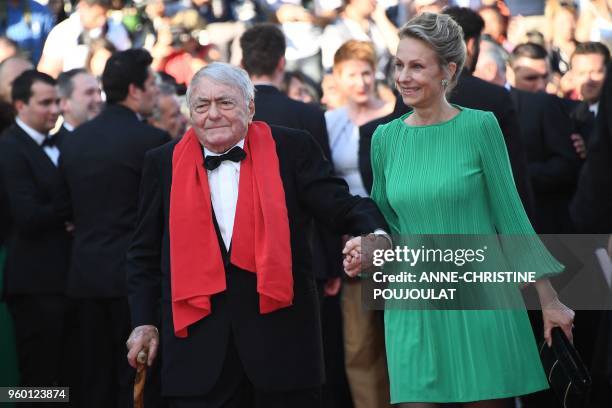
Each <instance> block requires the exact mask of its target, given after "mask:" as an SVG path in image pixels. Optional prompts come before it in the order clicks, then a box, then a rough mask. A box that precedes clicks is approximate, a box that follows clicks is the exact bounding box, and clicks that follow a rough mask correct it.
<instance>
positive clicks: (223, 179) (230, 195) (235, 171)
mask: <svg viewBox="0 0 612 408" xmlns="http://www.w3.org/2000/svg"><path fill="white" fill-rule="evenodd" d="M235 146H239V147H241V148H243V147H244V139H242V140H241V141H240V142H238V143H237V144H236V145H235ZM233 147H234V146H232V147H231V148H230V149H228V151H229V150H231V149H232V148H233ZM204 155H205V156H220V155H221V153H215V152H211V151H210V150H208V149H207V148H204ZM206 173H207V174H208V186H209V188H210V200H211V201H212V206H213V209H214V210H215V216H216V217H217V224H218V225H219V232H221V237H222V238H223V243H224V244H225V248H226V249H227V250H229V247H230V244H231V242H232V233H233V230H234V218H235V216H236V204H237V203H238V182H239V181H240V162H233V161H231V160H224V161H222V162H221V164H220V165H219V167H217V168H216V169H214V170H206Z"/></svg>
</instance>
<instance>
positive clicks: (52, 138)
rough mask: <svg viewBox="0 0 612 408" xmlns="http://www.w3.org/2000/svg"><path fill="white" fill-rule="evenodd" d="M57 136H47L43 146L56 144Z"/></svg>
mask: <svg viewBox="0 0 612 408" xmlns="http://www.w3.org/2000/svg"><path fill="white" fill-rule="evenodd" d="M56 142H57V138H56V137H55V136H47V137H46V138H45V140H44V141H43V142H42V145H41V146H42V147H45V146H47V147H53V146H55V145H56Z"/></svg>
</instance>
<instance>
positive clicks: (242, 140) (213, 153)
mask: <svg viewBox="0 0 612 408" xmlns="http://www.w3.org/2000/svg"><path fill="white" fill-rule="evenodd" d="M236 146H238V147H240V148H241V149H242V148H244V139H241V140H240V141H239V142H238V143H236V144H235V145H233V146H232V147H230V148H229V149H227V150H226V151H225V152H223V153H227V152H229V151H230V150H232V149H233V148H234V147H236ZM202 148H203V149H204V157H206V156H221V155H222V154H223V153H215V152H211V151H210V150H208V149H207V148H205V147H202ZM236 164H238V163H236Z"/></svg>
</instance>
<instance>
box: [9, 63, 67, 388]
mask: <svg viewBox="0 0 612 408" xmlns="http://www.w3.org/2000/svg"><path fill="white" fill-rule="evenodd" d="M11 93H12V99H13V104H14V106H15V110H16V112H17V117H16V120H15V123H14V124H13V125H12V126H11V127H9V128H8V129H7V130H6V131H5V132H4V134H3V135H2V137H0V190H2V192H3V193H5V194H6V198H4V197H3V201H4V199H6V200H7V204H8V207H9V208H8V215H9V219H10V220H11V224H10V228H9V230H8V236H7V248H8V254H7V255H8V256H7V262H6V270H5V273H6V277H5V278H6V279H5V283H6V286H5V295H6V298H7V304H8V307H9V310H10V312H11V315H12V317H13V321H14V324H15V336H16V344H17V357H18V361H19V371H20V372H21V385H22V386H60V385H62V386H66V385H68V384H67V378H66V377H64V375H63V372H62V370H61V369H62V368H63V367H66V366H67V364H66V360H67V347H66V346H67V344H68V337H67V335H66V334H67V331H66V330H67V316H68V302H67V300H66V298H65V295H64V292H65V287H66V274H67V272H68V263H69V255H70V235H69V233H68V232H67V229H66V225H65V221H66V218H64V217H62V216H61V215H60V214H59V213H58V212H56V211H55V210H54V207H53V205H52V204H53V197H54V194H55V193H56V191H57V189H58V186H59V184H60V179H61V178H60V173H59V171H58V169H57V163H58V158H59V155H60V150H59V148H58V147H57V145H56V140H54V138H51V137H50V136H49V131H50V130H51V129H52V128H53V126H54V125H55V122H56V120H57V117H58V114H59V109H58V106H57V91H56V89H55V81H54V80H53V78H51V77H49V76H48V75H46V74H43V73H41V72H38V71H34V70H28V71H25V72H23V73H22V74H21V75H19V76H18V77H17V78H16V79H15V81H14V82H13V87H12V91H11ZM3 204H6V203H3Z"/></svg>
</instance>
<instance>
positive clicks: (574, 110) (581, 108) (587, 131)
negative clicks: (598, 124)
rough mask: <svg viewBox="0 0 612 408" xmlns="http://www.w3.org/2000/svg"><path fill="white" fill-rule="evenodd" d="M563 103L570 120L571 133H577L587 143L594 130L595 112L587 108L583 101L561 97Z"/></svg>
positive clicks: (587, 105)
mask: <svg viewBox="0 0 612 408" xmlns="http://www.w3.org/2000/svg"><path fill="white" fill-rule="evenodd" d="M561 101H562V102H563V105H564V107H565V109H566V111H567V113H568V114H569V117H570V119H571V121H572V133H578V134H579V135H580V136H582V138H583V139H584V142H585V144H587V145H588V143H589V140H590V139H591V136H592V135H593V133H594V132H595V114H594V113H593V112H591V110H590V109H589V104H588V103H587V102H585V101H574V100H571V99H562V100H561Z"/></svg>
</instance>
